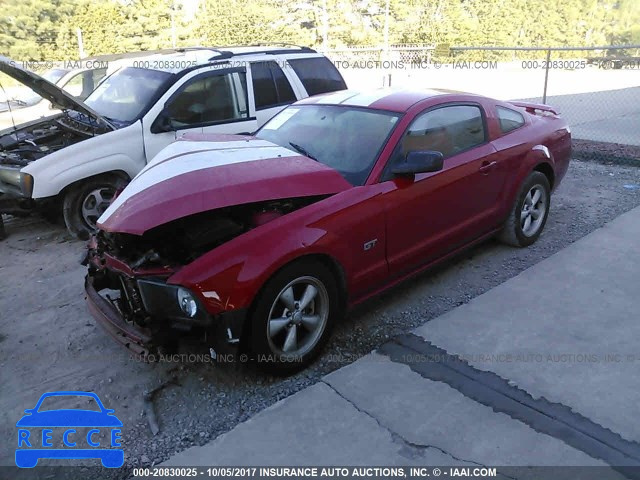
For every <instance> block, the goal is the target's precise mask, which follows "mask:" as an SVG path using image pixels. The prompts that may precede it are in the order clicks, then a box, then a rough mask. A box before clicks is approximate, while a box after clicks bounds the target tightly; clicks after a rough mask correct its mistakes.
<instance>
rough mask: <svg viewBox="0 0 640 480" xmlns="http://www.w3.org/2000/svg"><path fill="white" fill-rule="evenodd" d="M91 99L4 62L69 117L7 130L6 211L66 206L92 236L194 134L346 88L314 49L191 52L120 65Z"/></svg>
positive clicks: (256, 120) (0, 137)
mask: <svg viewBox="0 0 640 480" xmlns="http://www.w3.org/2000/svg"><path fill="white" fill-rule="evenodd" d="M109 70H110V71H109V72H107V76H106V77H105V79H104V80H103V81H102V82H101V83H100V84H99V85H98V87H97V88H96V90H95V91H94V92H93V93H91V94H90V95H89V96H88V97H87V99H86V100H85V101H84V102H80V101H78V100H77V99H74V98H72V97H71V96H70V95H68V94H67V93H65V92H64V91H62V90H61V89H59V88H58V87H56V86H55V85H53V84H51V83H49V82H47V81H45V80H44V79H42V78H41V77H38V76H37V75H35V74H33V73H31V72H27V71H26V70H23V69H21V68H20V67H19V66H18V65H16V64H15V62H12V61H11V60H9V59H7V58H2V57H0V71H2V72H4V73H7V74H8V75H10V76H12V77H14V78H15V79H17V80H19V81H21V82H22V83H24V84H25V85H27V86H29V87H30V88H32V90H34V91H35V92H36V93H38V94H39V95H41V96H42V97H44V98H46V99H47V100H49V101H51V102H52V103H54V104H56V105H57V106H59V107H60V108H61V109H62V110H63V112H62V113H60V114H58V115H55V116H52V117H48V118H45V119H40V120H38V121H35V122H31V123H26V124H23V125H20V126H19V127H18V128H16V129H14V128H9V129H5V130H3V131H0V223H1V213H8V214H13V215H20V214H25V213H29V212H30V211H33V210H34V209H36V208H38V207H40V206H43V205H50V204H51V202H50V201H53V202H54V205H55V204H59V202H56V201H57V200H59V201H61V202H62V204H63V213H64V219H65V223H66V225H67V228H68V229H69V231H70V232H71V233H73V234H74V235H76V236H80V237H84V236H86V235H87V234H88V232H90V231H91V230H92V229H93V228H94V227H95V222H96V221H97V219H98V217H100V215H101V214H102V212H103V211H104V210H105V209H106V207H107V206H108V204H109V202H110V200H111V199H112V197H113V195H114V193H115V192H116V191H117V190H118V189H119V188H122V186H124V185H125V184H126V183H127V182H128V181H129V180H130V179H132V178H133V177H134V176H135V175H136V174H137V173H138V172H139V171H140V170H142V168H143V167H144V166H145V165H146V164H147V163H148V162H149V161H151V159H152V158H153V157H154V156H155V155H156V153H158V152H159V151H160V150H162V149H163V148H164V147H166V146H167V145H168V144H170V143H172V142H173V141H175V140H176V139H177V138H179V137H181V136H182V135H184V134H186V133H194V132H198V133H221V134H236V133H243V132H253V131H255V130H257V129H258V127H260V126H262V124H263V123H265V122H266V121H267V120H268V119H269V118H271V117H272V116H273V115H275V114H276V113H277V112H278V111H280V110H281V109H282V108H284V107H285V106H286V105H288V104H290V103H293V102H295V101H296V100H298V99H301V98H305V97H307V96H309V95H315V94H318V93H325V92H331V91H336V90H343V89H345V88H346V85H345V83H344V80H343V78H342V76H341V75H340V73H339V72H338V70H337V69H336V68H335V66H334V65H333V64H332V63H331V62H330V61H329V60H328V59H327V58H326V57H324V56H323V55H321V54H319V53H317V52H315V51H314V50H312V49H309V48H306V47H234V48H225V49H223V50H221V49H211V48H200V47H198V48H188V49H181V50H171V51H163V52H159V53H156V54H154V55H151V56H147V57H136V58H132V59H127V60H119V61H117V62H115V63H114V64H113V65H110V68H109Z"/></svg>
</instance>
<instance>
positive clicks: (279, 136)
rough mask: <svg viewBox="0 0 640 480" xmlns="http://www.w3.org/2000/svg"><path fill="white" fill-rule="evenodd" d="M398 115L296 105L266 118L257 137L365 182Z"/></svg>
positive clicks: (352, 180)
mask: <svg viewBox="0 0 640 480" xmlns="http://www.w3.org/2000/svg"><path fill="white" fill-rule="evenodd" d="M398 118H399V115H398V114H395V113H391V112H383V111H380V110H371V109H365V108H357V107H350V106H337V105H295V106H291V107H289V108H286V109H285V110H283V111H282V112H280V113H279V114H278V115H276V116H275V117H273V118H272V119H271V120H270V121H269V122H267V123H266V124H265V125H264V126H263V127H262V129H260V130H259V131H258V132H257V133H256V137H258V138H261V139H264V140H268V141H270V142H273V143H276V144H278V145H281V146H283V147H285V148H288V149H289V150H293V151H295V152H297V153H301V154H303V155H305V156H307V157H310V158H313V159H314V160H317V161H318V162H321V163H324V164H325V165H327V166H329V167H331V168H334V169H335V170H337V171H338V172H340V173H341V174H342V176H343V177H344V178H345V179H346V180H347V181H348V182H349V183H351V184H352V185H363V184H364V182H365V181H366V180H367V177H368V176H369V173H370V172H371V169H372V168H373V165H374V164H375V162H376V160H377V158H378V155H379V153H380V151H381V150H382V147H383V146H384V144H385V143H386V141H387V138H388V137H389V135H390V133H391V131H392V130H393V127H394V126H395V124H396V123H397V121H398Z"/></svg>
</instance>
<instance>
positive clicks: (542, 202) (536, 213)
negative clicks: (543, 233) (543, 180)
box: [520, 184, 549, 237]
mask: <svg viewBox="0 0 640 480" xmlns="http://www.w3.org/2000/svg"><path fill="white" fill-rule="evenodd" d="M548 200H549V199H548V198H547V192H546V190H545V189H544V188H543V187H542V185H538V184H536V185H534V186H532V187H531V189H530V190H529V192H527V195H526V196H525V197H524V203H523V204H522V210H521V211H520V227H521V228H522V233H523V235H524V236H526V237H532V236H534V235H535V234H536V233H538V230H540V227H541V226H542V222H544V217H545V215H546V213H547V208H548V206H549V201H548Z"/></svg>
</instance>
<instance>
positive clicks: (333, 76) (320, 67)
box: [289, 57, 347, 95]
mask: <svg viewBox="0 0 640 480" xmlns="http://www.w3.org/2000/svg"><path fill="white" fill-rule="evenodd" d="M289 65H291V68H293V71H294V72H295V73H296V75H297V76H298V78H300V81H301V82H302V85H304V88H305V90H306V91H307V93H308V94H309V95H317V94H319V93H326V92H335V91H337V90H345V89H346V88H347V85H346V84H345V83H344V80H343V79H342V75H340V72H338V69H337V68H336V67H335V66H334V65H333V63H331V61H329V59H328V58H326V57H313V58H297V59H295V60H289Z"/></svg>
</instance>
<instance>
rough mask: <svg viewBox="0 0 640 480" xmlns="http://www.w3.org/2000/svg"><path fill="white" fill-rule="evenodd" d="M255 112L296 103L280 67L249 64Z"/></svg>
mask: <svg viewBox="0 0 640 480" xmlns="http://www.w3.org/2000/svg"><path fill="white" fill-rule="evenodd" d="M251 77H252V82H253V93H254V96H255V99H256V110H261V109H264V108H271V107H277V106H280V105H286V104H287V103H292V102H295V101H296V95H295V93H293V88H291V84H290V83H289V80H287V77H286V76H285V74H284V72H283V71H282V69H281V68H280V66H279V65H278V64H277V63H276V62H274V61H269V62H255V63H252V64H251Z"/></svg>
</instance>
